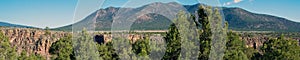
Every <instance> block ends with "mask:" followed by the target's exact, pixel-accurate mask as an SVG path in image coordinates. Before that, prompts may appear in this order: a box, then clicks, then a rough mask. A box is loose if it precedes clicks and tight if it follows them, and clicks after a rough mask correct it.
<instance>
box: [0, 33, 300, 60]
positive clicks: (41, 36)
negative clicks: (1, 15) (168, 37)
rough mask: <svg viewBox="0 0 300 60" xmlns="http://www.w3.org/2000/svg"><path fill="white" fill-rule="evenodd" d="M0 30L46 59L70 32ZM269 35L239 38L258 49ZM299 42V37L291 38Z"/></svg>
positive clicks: (105, 39) (158, 36)
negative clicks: (54, 46) (53, 46)
mask: <svg viewBox="0 0 300 60" xmlns="http://www.w3.org/2000/svg"><path fill="white" fill-rule="evenodd" d="M0 29H1V30H0V32H3V33H4V34H5V36H7V37H8V38H9V41H10V43H11V45H12V46H14V47H16V50H17V52H18V53H21V52H22V51H26V52H27V53H28V54H40V55H41V56H44V57H46V58H47V59H48V58H50V57H51V55H50V54H49V52H48V51H49V49H50V47H51V45H52V43H54V42H56V41H58V40H59V39H60V38H62V37H65V36H67V35H68V34H70V33H69V32H60V31H50V33H49V34H47V33H46V31H45V30H40V29H28V28H0ZM97 35H98V36H102V37H100V38H95V36H94V38H95V40H103V42H104V43H106V42H109V41H111V40H112V36H116V35H113V34H97ZM121 36H123V37H126V38H127V39H128V40H130V41H132V42H135V41H137V40H139V39H144V38H145V37H146V35H144V34H123V35H121ZM147 37H149V38H150V41H156V42H158V43H162V42H164V38H163V35H161V34H152V35H150V36H147ZM268 37H269V36H265V35H259V34H258V35H255V36H242V37H240V39H242V40H245V43H246V44H247V47H253V48H255V49H258V50H259V47H260V46H262V45H263V43H264V42H265V41H267V40H269V38H268ZM293 39H295V40H298V41H299V42H300V38H293Z"/></svg>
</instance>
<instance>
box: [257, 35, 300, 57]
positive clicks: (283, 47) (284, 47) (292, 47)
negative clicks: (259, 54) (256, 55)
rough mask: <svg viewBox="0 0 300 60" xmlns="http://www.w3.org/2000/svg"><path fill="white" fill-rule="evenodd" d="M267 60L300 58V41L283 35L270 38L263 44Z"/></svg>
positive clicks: (264, 55)
mask: <svg viewBox="0 0 300 60" xmlns="http://www.w3.org/2000/svg"><path fill="white" fill-rule="evenodd" d="M262 51H263V52H264V54H263V58H262V59H265V60H298V59H300V57H299V56H300V47H299V45H298V41H296V40H291V39H286V38H284V37H283V35H281V37H279V38H277V39H270V40H268V41H266V42H265V43H264V44H263V46H262Z"/></svg>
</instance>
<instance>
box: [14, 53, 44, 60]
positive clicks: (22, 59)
mask: <svg viewBox="0 0 300 60" xmlns="http://www.w3.org/2000/svg"><path fill="white" fill-rule="evenodd" d="M27 55H28V54H27V53H26V51H22V52H21V55H20V56H19V57H18V60H46V59H45V58H43V57H42V56H40V55H35V54H31V55H29V56H27Z"/></svg>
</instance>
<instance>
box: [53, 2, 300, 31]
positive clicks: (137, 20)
mask: <svg viewBox="0 0 300 60" xmlns="http://www.w3.org/2000/svg"><path fill="white" fill-rule="evenodd" d="M199 5H200V4H195V5H181V4H178V3H174V2H172V3H152V4H148V5H145V6H142V7H138V8H116V7H109V8H105V9H99V10H97V11H96V12H94V13H92V14H91V15H89V16H88V17H86V18H85V19H83V20H82V21H80V22H77V23H74V24H72V25H68V26H63V27H59V28H55V29H54V30H71V29H72V26H76V27H78V26H79V27H87V25H91V23H92V22H96V23H94V24H95V25H96V28H95V29H96V30H110V29H111V25H112V22H113V21H114V22H117V23H120V22H122V21H120V22H118V21H115V20H113V18H124V17H128V16H131V15H132V16H138V17H134V18H132V19H129V20H130V21H134V22H133V23H129V24H128V25H130V24H132V25H131V29H133V30H165V29H167V27H168V26H169V24H171V23H172V22H171V21H172V20H173V19H168V18H166V16H163V15H160V14H153V13H150V14H146V13H147V12H148V11H145V10H149V8H146V7H151V8H152V9H153V8H155V9H169V10H170V11H155V12H161V14H169V15H176V13H177V12H176V11H178V10H183V11H188V12H190V13H194V11H196V10H197V9H198V6H199ZM181 7H184V8H186V10H184V9H180V8H181ZM118 11H122V12H126V13H123V14H120V13H118ZM144 11H145V12H144ZM140 12H143V13H140ZM223 13H224V16H225V20H226V21H228V22H229V28H230V29H232V30H237V31H280V32H291V31H292V32H300V29H299V28H300V23H298V22H293V21H291V20H288V19H285V18H281V17H276V16H271V15H266V14H257V13H251V12H249V11H246V10H244V9H241V8H227V7H223ZM94 18H96V19H95V20H93V19H94ZM127 20H128V19H127ZM122 23H124V22H122ZM126 25H127V24H126ZM117 28H123V27H117ZM79 29H81V28H79Z"/></svg>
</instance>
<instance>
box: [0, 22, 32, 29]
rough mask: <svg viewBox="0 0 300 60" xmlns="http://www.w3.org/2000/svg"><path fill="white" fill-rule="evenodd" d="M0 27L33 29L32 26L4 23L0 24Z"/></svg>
mask: <svg viewBox="0 0 300 60" xmlns="http://www.w3.org/2000/svg"><path fill="white" fill-rule="evenodd" d="M0 27H16V28H35V27H32V26H25V25H17V24H11V23H6V22H0Z"/></svg>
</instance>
